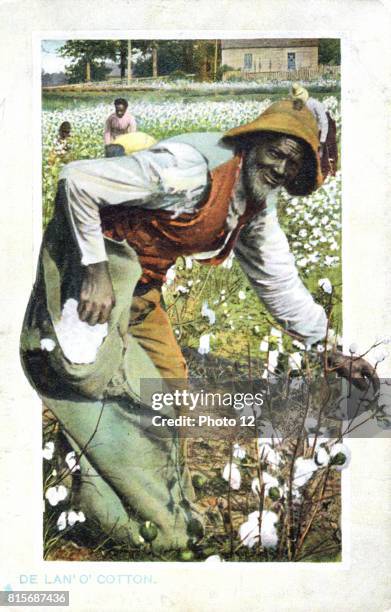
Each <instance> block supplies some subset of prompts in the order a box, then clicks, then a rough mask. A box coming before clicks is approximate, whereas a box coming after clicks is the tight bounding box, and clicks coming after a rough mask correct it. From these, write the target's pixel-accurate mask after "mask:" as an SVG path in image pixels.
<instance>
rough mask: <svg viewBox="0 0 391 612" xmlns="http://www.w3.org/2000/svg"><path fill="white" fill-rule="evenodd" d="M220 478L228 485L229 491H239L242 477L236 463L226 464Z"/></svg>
mask: <svg viewBox="0 0 391 612" xmlns="http://www.w3.org/2000/svg"><path fill="white" fill-rule="evenodd" d="M222 477H223V479H224V480H225V481H227V482H228V483H229V486H230V487H231V489H233V490H234V491H238V490H239V489H240V485H241V482H242V476H241V473H240V470H239V468H238V466H237V465H236V463H233V462H232V463H231V462H230V463H227V464H226V465H225V466H224V468H223V471H222Z"/></svg>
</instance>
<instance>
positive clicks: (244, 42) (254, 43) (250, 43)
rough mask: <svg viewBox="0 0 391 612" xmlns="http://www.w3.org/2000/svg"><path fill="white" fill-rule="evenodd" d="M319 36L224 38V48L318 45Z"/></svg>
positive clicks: (222, 42)
mask: <svg viewBox="0 0 391 612" xmlns="http://www.w3.org/2000/svg"><path fill="white" fill-rule="evenodd" d="M318 44H319V39H318V38H242V39H240V40H222V41H221V48H222V49H254V48H256V47H317V46H318Z"/></svg>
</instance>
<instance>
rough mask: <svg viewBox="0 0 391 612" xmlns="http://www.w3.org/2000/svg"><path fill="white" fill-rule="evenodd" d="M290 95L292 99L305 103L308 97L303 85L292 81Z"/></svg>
mask: <svg viewBox="0 0 391 612" xmlns="http://www.w3.org/2000/svg"><path fill="white" fill-rule="evenodd" d="M291 97H292V99H293V100H302V101H303V102H304V103H305V102H307V100H308V98H309V97H310V94H309V93H308V91H307V90H306V89H305V87H303V86H302V85H300V84H299V83H292V90H291Z"/></svg>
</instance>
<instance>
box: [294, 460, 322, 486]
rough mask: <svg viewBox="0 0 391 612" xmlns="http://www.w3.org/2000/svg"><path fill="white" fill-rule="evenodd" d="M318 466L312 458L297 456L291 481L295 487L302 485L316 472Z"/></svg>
mask: <svg viewBox="0 0 391 612" xmlns="http://www.w3.org/2000/svg"><path fill="white" fill-rule="evenodd" d="M318 467H319V466H317V465H316V463H315V461H314V460H313V459H304V457H298V458H297V459H296V461H295V466H294V475H293V482H294V484H295V486H296V487H303V486H304V485H305V484H306V483H307V482H308V481H309V480H310V478H311V477H312V475H313V474H314V473H315V472H316V470H317V469H318Z"/></svg>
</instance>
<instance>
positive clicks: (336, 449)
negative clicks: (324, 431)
mask: <svg viewBox="0 0 391 612" xmlns="http://www.w3.org/2000/svg"><path fill="white" fill-rule="evenodd" d="M351 455H352V454H351V452H350V449H349V448H348V447H347V446H346V444H342V443H337V444H334V445H333V446H332V447H331V449H330V465H331V467H332V468H334V469H335V470H337V471H338V472H341V471H342V470H344V469H345V468H347V467H348V465H349V463H350V459H351Z"/></svg>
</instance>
